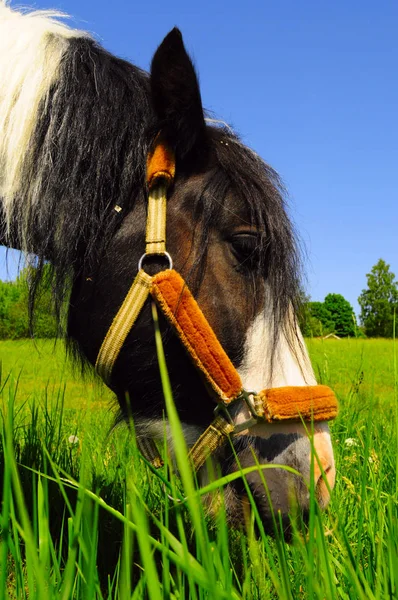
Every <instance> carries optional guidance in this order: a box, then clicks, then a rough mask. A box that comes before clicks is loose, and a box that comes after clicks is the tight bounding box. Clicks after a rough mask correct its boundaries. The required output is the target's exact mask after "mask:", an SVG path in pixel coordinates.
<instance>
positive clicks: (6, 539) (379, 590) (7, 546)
mask: <svg viewBox="0 0 398 600" xmlns="http://www.w3.org/2000/svg"><path fill="white" fill-rule="evenodd" d="M308 346H309V350H310V354H311V358H312V361H313V364H314V368H315V371H316V373H317V377H318V381H319V382H322V383H326V384H328V385H330V386H332V387H333V388H334V389H335V390H336V392H337V394H338V397H339V400H340V405H341V411H340V415H339V417H338V419H337V420H336V422H335V423H333V424H332V427H331V428H332V433H333V439H334V444H335V454H336V463H337V483H336V487H335V490H334V492H333V496H332V501H331V504H330V506H329V508H328V509H327V511H326V512H325V513H322V514H321V513H320V512H319V511H318V509H317V506H316V503H315V501H313V502H312V503H311V511H310V525H309V527H308V529H306V528H305V526H301V527H298V528H297V531H296V534H295V536H294V540H293V543H292V544H291V545H287V544H285V543H284V542H283V540H282V539H281V538H280V537H279V538H278V536H277V539H276V540H271V539H270V538H268V537H266V536H264V535H261V534H260V537H259V538H255V537H254V536H253V535H251V534H250V531H249V532H248V534H243V533H241V532H239V531H231V530H230V529H228V527H227V525H226V522H225V519H224V516H223V511H222V509H221V511H220V517H219V519H218V521H217V522H216V523H214V522H209V520H207V519H206V516H205V515H204V514H203V510H202V505H201V502H200V495H199V493H198V492H196V491H195V489H194V486H193V482H192V478H191V477H190V473H189V470H188V469H187V463H186V451H185V448H184V444H183V440H182V439H181V436H180V431H179V424H178V420H176V419H175V415H174V412H173V406H172V403H171V401H170V399H169V400H168V410H169V419H170V421H171V424H172V427H173V430H174V438H175V440H176V450H177V462H178V465H179V471H180V476H181V478H177V477H176V476H175V474H174V473H173V471H172V469H171V468H170V469H167V468H165V470H164V471H163V472H162V473H160V474H159V473H158V474H154V473H152V472H151V470H150V469H149V467H148V466H147V465H145V464H144V462H143V461H142V460H141V459H140V458H139V457H138V455H137V452H136V450H135V444H134V440H133V436H132V434H131V433H129V432H128V431H127V428H119V429H116V430H115V431H113V432H112V433H111V434H109V429H110V427H111V424H112V419H113V416H114V413H115V409H114V407H113V406H112V403H113V399H112V396H111V394H110V393H109V391H108V390H107V389H106V388H105V387H104V386H102V384H100V383H99V382H96V381H94V380H89V381H85V382H82V381H81V380H80V379H79V377H78V375H74V374H73V372H72V370H71V368H70V367H69V366H68V364H67V363H66V360H65V355H64V352H63V348H62V344H58V345H57V346H54V344H53V343H52V342H48V341H47V342H44V341H38V342H37V343H36V344H33V343H32V342H31V341H18V342H8V341H7V342H0V359H1V362H2V383H1V384H0V390H1V397H0V403H1V404H0V410H1V415H2V441H3V444H2V452H1V448H0V477H1V480H2V487H3V503H2V509H1V522H0V528H1V546H0V598H3V597H6V593H8V594H9V596H10V597H18V598H19V597H21V598H29V599H30V598H40V599H42V598H123V599H124V598H151V599H152V598H156V599H157V598H159V599H160V598H179V599H183V600H185V598H192V599H201V598H209V599H213V598H247V599H251V598H292V599H296V598H317V599H318V598H319V599H321V598H322V599H323V598H327V599H329V598H331V599H335V598H336V599H337V598H344V599H345V598H355V599H356V598H363V599H369V598H370V599H373V598H377V599H383V600H384V599H385V598H398V476H397V461H398V452H397V448H398V431H397V423H398V412H397V365H396V358H395V353H396V352H397V351H398V344H397V343H396V342H395V343H394V342H393V341H389V340H355V339H354V340H340V341H339V340H326V341H320V340H308ZM394 346H395V349H394ZM165 385H166V382H165ZM165 391H166V393H167V385H166V388H165ZM39 473H41V475H40V474H39ZM224 484H225V481H218V482H216V483H215V484H214V485H213V487H214V488H215V489H219V490H222V486H223V485H224ZM171 497H172V498H174V499H175V498H177V499H178V498H180V499H181V500H183V501H176V500H173V499H171ZM184 499H185V500H184ZM255 518H256V515H255V513H254V512H253V519H254V520H255ZM253 526H254V523H253Z"/></svg>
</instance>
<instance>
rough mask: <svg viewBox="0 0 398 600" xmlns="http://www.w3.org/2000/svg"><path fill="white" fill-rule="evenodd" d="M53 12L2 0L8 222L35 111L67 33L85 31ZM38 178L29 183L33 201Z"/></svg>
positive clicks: (0, 65)
mask: <svg viewBox="0 0 398 600" xmlns="http://www.w3.org/2000/svg"><path fill="white" fill-rule="evenodd" d="M63 16H65V15H62V14H61V13H57V12H54V11H35V12H31V13H21V12H17V11H15V10H11V9H10V8H9V7H8V6H6V4H5V3H4V2H3V1H2V0H0V131H1V132H2V134H1V137H0V198H1V200H2V202H3V208H4V214H5V217H6V221H7V225H8V227H9V226H10V219H11V215H12V211H13V205H14V202H15V201H16V199H17V197H18V192H19V190H20V187H21V180H22V177H23V172H24V170H25V168H26V167H27V166H28V165H29V160H30V155H31V153H32V150H33V148H32V137H33V134H34V131H35V127H36V124H37V122H38V119H39V115H38V111H39V108H40V106H41V105H42V103H45V102H46V101H47V99H48V98H49V93H50V90H51V88H52V87H53V85H54V84H55V83H56V81H57V78H58V76H59V68H60V65H61V61H62V58H63V56H64V54H65V53H66V51H67V50H68V47H69V41H68V40H70V39H71V38H76V37H88V34H86V33H84V32H82V31H77V30H74V29H71V28H69V27H67V26H66V25H64V24H62V23H60V22H59V21H57V20H56V19H57V18H60V17H63ZM35 184H37V182H35V181H32V183H31V189H32V193H31V197H30V198H28V199H25V200H26V201H27V202H28V203H30V204H33V203H34V202H35V201H37V200H38V198H36V197H35V194H34V189H35V187H36V188H37V185H35Z"/></svg>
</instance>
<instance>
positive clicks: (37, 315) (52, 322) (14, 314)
mask: <svg viewBox="0 0 398 600" xmlns="http://www.w3.org/2000/svg"><path fill="white" fill-rule="evenodd" d="M31 269H33V267H27V268H25V269H22V270H21V272H20V274H19V275H18V277H17V279H16V280H15V281H1V280H0V339H2V340H4V339H12V340H15V339H20V338H26V337H31V335H32V334H34V335H35V337H37V338H53V337H55V336H56V335H57V323H56V319H55V314H54V310H53V302H52V297H51V290H50V288H48V287H45V286H41V287H40V289H39V290H38V291H37V294H36V299H35V311H34V319H33V321H32V322H30V319H29V312H28V305H29V286H28V281H29V278H30V275H31V273H30V270H31Z"/></svg>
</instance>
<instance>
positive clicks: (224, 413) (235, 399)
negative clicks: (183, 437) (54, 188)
mask: <svg viewBox="0 0 398 600" xmlns="http://www.w3.org/2000/svg"><path fill="white" fill-rule="evenodd" d="M174 176H175V160H174V154H173V152H172V151H171V150H170V149H169V148H168V146H167V145H166V144H164V143H162V142H161V141H159V140H157V142H156V143H155V147H154V150H153V152H151V153H150V154H149V156H148V160H147V184H148V189H149V199H148V216H147V224H146V249H145V254H143V256H142V257H141V259H140V261H139V264H138V273H137V275H136V277H135V279H134V281H133V283H132V285H131V287H130V289H129V291H128V293H127V296H126V297H125V299H124V301H123V303H122V305H121V307H120V309H119V311H118V312H117V314H116V316H115V318H114V319H113V322H112V324H111V326H110V328H109V330H108V332H107V334H106V336H105V339H104V341H103V342H102V345H101V348H100V350H99V353H98V356H97V360H96V363H95V368H96V370H97V372H98V374H99V375H100V376H101V377H102V379H103V380H104V381H105V383H109V382H110V378H111V374H112V369H113V366H114V364H115V361H116V359H117V357H118V355H119V352H120V350H121V349H122V347H123V344H124V342H125V340H126V337H127V335H128V333H129V332H130V330H131V328H132V327H133V325H134V323H135V321H136V320H137V318H138V316H139V314H140V312H141V310H142V308H143V306H144V304H145V301H146V300H147V298H148V296H149V295H151V296H152V298H153V300H154V301H155V302H156V304H157V306H158V307H159V308H160V309H161V311H162V312H163V314H164V316H165V317H166V319H167V320H168V322H169V323H170V324H171V325H172V326H173V328H174V331H175V333H176V334H177V336H178V337H179V339H180V341H181V343H182V344H183V346H184V347H185V349H186V350H187V352H188V354H189V356H190V358H191V360H192V362H193V364H194V365H195V367H196V368H197V369H198V370H199V371H200V372H201V374H202V376H203V377H204V379H205V382H206V383H207V387H208V389H209V391H210V392H211V394H212V395H213V396H214V397H215V399H216V400H217V406H216V409H215V419H214V420H213V422H212V423H211V424H210V426H209V427H208V428H207V429H206V430H205V431H204V432H203V434H202V435H201V436H200V437H199V439H198V440H197V441H196V442H195V444H194V445H193V447H192V448H191V450H190V459H191V461H192V464H193V467H194V469H195V471H196V470H198V469H199V468H200V467H201V466H202V465H203V464H204V463H205V461H206V459H207V457H208V456H209V455H210V454H212V453H213V452H214V451H215V450H216V449H217V448H219V447H220V446H221V445H222V444H224V443H225V441H226V440H227V439H228V437H229V436H230V435H232V434H237V433H242V432H243V431H245V430H247V429H249V428H250V427H252V426H253V425H255V424H257V423H261V422H262V423H264V422H265V423H275V422H283V421H302V420H304V421H328V420H331V419H334V418H335V417H336V415H337V413H338V404H337V400H336V397H335V395H334V393H333V391H332V390H331V389H330V388H329V387H327V386H325V385H314V386H288V387H279V388H269V389H265V390H262V391H261V392H259V393H257V392H252V391H247V390H245V389H243V385H242V381H241V378H240V375H239V373H238V372H237V370H236V368H235V367H234V366H233V364H232V362H231V360H230V358H229V357H228V355H227V354H226V352H225V350H224V349H223V347H222V346H221V344H220V342H219V340H218V338H217V336H216V334H215V333H214V331H213V329H212V328H211V326H210V324H209V322H208V321H207V319H206V317H205V316H204V314H203V312H202V311H201V309H200V307H199V305H198V304H197V302H196V300H195V299H194V297H193V296H192V294H191V292H190V291H189V288H188V286H187V284H186V282H185V281H184V279H183V278H182V277H181V275H179V273H177V272H176V271H175V270H174V269H173V263H172V259H171V256H170V255H169V254H168V253H167V252H166V206H167V191H168V189H169V188H170V186H171V185H172V183H173V181H174ZM154 255H158V256H163V257H164V258H166V260H167V261H168V263H169V268H168V269H166V270H163V271H160V272H159V273H157V274H156V275H155V276H150V275H148V273H146V272H145V270H144V264H145V260H146V258H147V257H150V256H154ZM242 415H243V416H242ZM140 449H141V451H142V452H143V454H144V456H146V458H148V459H149V460H150V461H151V462H152V463H153V464H154V465H155V466H160V465H161V464H162V462H161V459H160V457H159V455H158V452H157V450H156V445H155V443H154V442H153V441H148V440H147V441H145V442H144V443H141V448H140Z"/></svg>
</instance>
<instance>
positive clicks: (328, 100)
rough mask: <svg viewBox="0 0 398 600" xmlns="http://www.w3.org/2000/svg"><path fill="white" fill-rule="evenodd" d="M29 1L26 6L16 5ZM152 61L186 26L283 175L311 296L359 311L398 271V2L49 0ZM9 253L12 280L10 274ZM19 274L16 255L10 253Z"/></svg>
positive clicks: (216, 98)
mask: <svg viewBox="0 0 398 600" xmlns="http://www.w3.org/2000/svg"><path fill="white" fill-rule="evenodd" d="M14 4H15V3H14ZM34 6H35V7H36V8H59V9H62V10H64V11H65V12H67V13H69V14H71V15H73V16H74V19H73V24H74V25H77V26H79V27H81V28H84V29H88V30H89V31H92V32H95V33H96V34H97V35H98V37H99V39H100V40H101V42H102V43H103V44H104V45H105V46H106V47H107V48H108V49H109V50H111V51H112V52H114V53H115V54H118V55H119V56H122V57H124V58H128V59H130V60H131V61H132V62H134V63H135V64H137V65H139V66H141V67H143V68H145V69H147V68H148V67H149V64H150V60H151V57H152V54H153V52H154V51H155V49H156V47H157V45H158V43H159V42H160V41H161V40H162V38H163V37H164V35H165V34H166V33H167V32H168V30H169V29H171V28H172V27H173V26H174V25H177V26H178V27H179V28H180V29H181V30H182V32H183V35H184V39H185V43H186V46H187V48H188V50H189V51H190V52H191V54H192V56H193V58H194V61H195V64H196V67H197V70H198V72H199V76H200V82H201V89H202V98H203V103H204V105H205V107H206V108H207V109H209V110H210V111H212V112H213V113H214V115H216V116H217V117H219V118H222V119H223V120H225V121H227V122H229V123H230V124H232V125H233V126H234V128H235V129H236V130H237V131H238V132H239V133H240V135H241V136H242V138H243V140H244V142H245V143H247V144H248V145H250V146H251V147H253V148H254V149H255V150H256V151H257V152H258V153H259V154H260V155H261V156H262V157H263V158H264V159H265V160H267V161H268V162H269V163H270V164H271V165H272V166H273V167H274V168H275V169H276V170H277V171H278V172H279V173H280V175H281V176H282V178H283V180H284V182H285V185H286V187H287V189H288V192H289V204H290V214H291V216H292V218H293V220H294V222H295V224H296V226H297V229H298V232H299V234H300V236H301V239H302V241H303V244H304V246H305V250H306V254H305V256H306V258H305V266H306V272H307V276H308V292H309V293H310V295H311V297H312V299H313V300H323V298H324V296H325V295H326V294H327V293H329V292H335V293H340V294H343V295H344V296H345V297H346V298H347V299H348V300H349V301H350V302H351V303H352V304H353V306H354V308H355V310H356V311H358V305H357V298H358V295H359V294H360V292H361V290H362V288H364V287H365V286H366V273H368V272H369V271H370V269H371V267H372V266H373V265H374V264H375V263H376V262H377V260H378V259H379V258H383V259H384V260H386V261H387V262H388V263H390V265H391V269H392V270H393V271H394V272H395V274H396V275H397V276H398V244H397V225H398V183H397V172H398V117H397V112H398V73H397V65H398V35H397V31H398V3H397V2H394V1H393V0H390V1H385V0H382V1H381V2H378V3H376V2H374V1H372V2H370V1H367V0H365V1H364V0H362V1H356V0H350V1H349V2H347V0H344V1H343V0H338V1H334V2H332V1H331V0H329V2H319V0H318V1H316V2H315V1H314V0H310V1H306V0H301V1H298V0H294V1H293V0H280V1H278V2H277V1H276V0H273V1H270V0H254V1H251V2H250V1H246V2H237V1H236V0H230V1H228V2H227V1H222V2H217V1H216V0H213V1H212V2H210V1H209V0H202V1H200V2H195V3H190V2H188V1H187V0H185V1H184V2H182V1H181V0H178V1H173V0H168V2H159V1H158V0H151V2H145V1H141V2H136V1H134V0H130V1H127V0H113V2H103V1H101V0H99V1H98V0H97V1H96V2H94V1H91V0H79V1H78V0H38V1H37V2H36V3H35V4H34ZM4 255H5V253H4V252H3V251H2V252H1V253H0V278H2V279H5V278H6V277H7V271H6V263H5V258H4ZM8 263H9V265H8V276H11V277H12V276H13V275H14V273H15V259H14V258H13V257H11V258H10V259H9V261H8Z"/></svg>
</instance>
